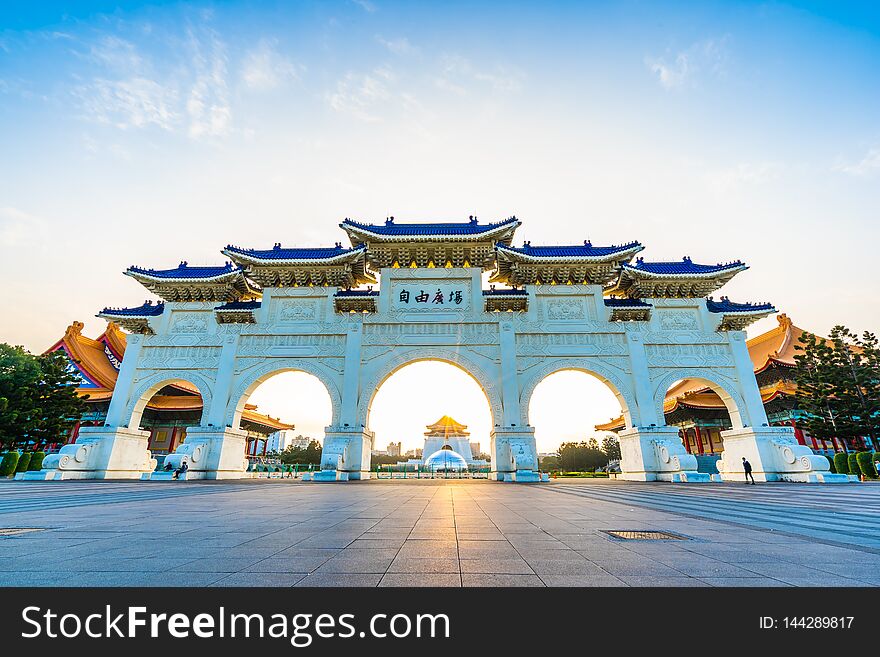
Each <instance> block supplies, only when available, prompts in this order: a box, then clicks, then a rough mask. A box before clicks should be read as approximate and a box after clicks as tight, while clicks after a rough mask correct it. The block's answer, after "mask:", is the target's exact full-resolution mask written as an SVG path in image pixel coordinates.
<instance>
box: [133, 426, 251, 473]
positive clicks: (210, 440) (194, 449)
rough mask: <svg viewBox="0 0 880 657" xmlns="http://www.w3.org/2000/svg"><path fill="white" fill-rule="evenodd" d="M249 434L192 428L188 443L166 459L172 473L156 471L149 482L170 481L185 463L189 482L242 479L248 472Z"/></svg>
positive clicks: (187, 439)
mask: <svg viewBox="0 0 880 657" xmlns="http://www.w3.org/2000/svg"><path fill="white" fill-rule="evenodd" d="M246 448H247V431H244V430H242V429H230V428H229V427H227V428H225V429H222V428H219V427H189V428H188V429H187V430H186V442H185V443H183V444H182V445H180V446H178V448H177V449H175V450H174V453H173V454H169V455H168V456H166V457H165V464H166V465H168V464H170V465H171V468H172V470H171V471H162V472H154V473H152V474H151V475H148V476H145V477H144V478H145V479H169V478H171V476H172V474H173V470H175V469H177V468H179V467H180V466H181V464H182V463H183V462H184V461H185V462H186V464H187V467H188V470H187V472H186V479H241V478H242V477H244V476H245V472H246V471H247V466H248V463H247V457H246V455H245V451H246Z"/></svg>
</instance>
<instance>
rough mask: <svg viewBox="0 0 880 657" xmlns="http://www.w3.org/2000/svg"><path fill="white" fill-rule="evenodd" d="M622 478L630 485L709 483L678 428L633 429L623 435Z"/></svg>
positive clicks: (621, 452)
mask: <svg viewBox="0 0 880 657" xmlns="http://www.w3.org/2000/svg"><path fill="white" fill-rule="evenodd" d="M618 436H619V440H620V455H621V459H620V476H619V477H618V478H619V479H625V480H627V481H671V482H682V483H684V482H687V483H694V482H707V481H710V476H709V475H708V474H705V473H701V472H697V459H696V458H695V457H694V456H693V455H691V454H688V453H687V450H686V449H685V448H684V445H683V444H682V442H681V436H680V434H679V432H678V428H676V427H668V426H662V427H633V428H632V429H626V430H625V431H621V432H620V433H619V434H618Z"/></svg>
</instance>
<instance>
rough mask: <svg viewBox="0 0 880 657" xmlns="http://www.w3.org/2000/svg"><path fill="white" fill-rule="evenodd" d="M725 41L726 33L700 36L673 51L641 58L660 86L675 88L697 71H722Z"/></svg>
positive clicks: (693, 75) (724, 59)
mask: <svg viewBox="0 0 880 657" xmlns="http://www.w3.org/2000/svg"><path fill="white" fill-rule="evenodd" d="M728 41H729V39H728V37H727V36H724V37H721V38H720V39H704V40H702V41H698V42H696V43H694V44H693V45H692V46H690V47H689V48H687V49H686V50H681V51H679V52H677V53H675V54H667V55H664V56H661V57H650V56H649V57H645V66H647V67H648V69H649V70H650V71H651V72H652V73H653V74H654V75H655V76H656V77H657V81H658V82H659V83H660V85H661V86H662V87H663V88H664V89H677V88H680V87H683V86H685V85H687V84H693V83H694V82H695V80H696V78H697V76H698V75H700V74H701V73H708V74H710V75H720V74H722V73H723V70H724V64H725V62H726V61H727V42H728Z"/></svg>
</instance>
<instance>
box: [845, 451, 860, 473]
mask: <svg viewBox="0 0 880 657" xmlns="http://www.w3.org/2000/svg"><path fill="white" fill-rule="evenodd" d="M846 465H847V467H848V468H849V473H850V474H851V475H856V476H857V477H858V476H860V475H861V474H862V469H861V468H860V467H859V460H858V459H857V458H856V453H855V452H850V453H849V455H848V456H847V457H846Z"/></svg>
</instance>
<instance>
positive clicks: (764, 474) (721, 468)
mask: <svg viewBox="0 0 880 657" xmlns="http://www.w3.org/2000/svg"><path fill="white" fill-rule="evenodd" d="M728 339H729V342H730V349H731V352H732V354H733V360H734V364H735V366H736V374H737V379H738V382H739V388H740V392H741V394H742V399H743V403H744V404H745V406H746V409H745V411H746V412H743V409H739V411H740V418H741V419H742V425H743V426H737V422H735V421H734V428H733V429H730V430H729V431H722V432H721V436H722V438H723V439H724V452H723V453H722V454H721V459H720V460H719V461H718V472H719V473H720V475H721V478H722V479H723V480H724V481H745V471H744V469H743V465H742V459H743V457H745V458H746V459H747V460H748V462H749V463H750V464H751V466H752V476H754V478H755V480H756V481H806V482H822V483H839V482H845V481H849V478H848V477H847V476H846V475H837V474H831V472H830V466H829V464H828V459H826V458H825V457H824V456H821V455H816V454H813V451H812V450H811V449H810V448H809V447H807V446H806V445H799V444H798V441H797V439H796V438H795V435H794V429H792V428H791V427H771V426H769V422H768V421H767V413H766V411H765V410H764V404H763V402H762V400H761V391H760V390H759V389H758V383H757V381H756V380H755V373H754V370H753V367H752V361H751V359H750V358H749V352H748V349H747V347H746V341H745V334H744V333H743V332H742V331H730V332H729V333H728Z"/></svg>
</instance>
